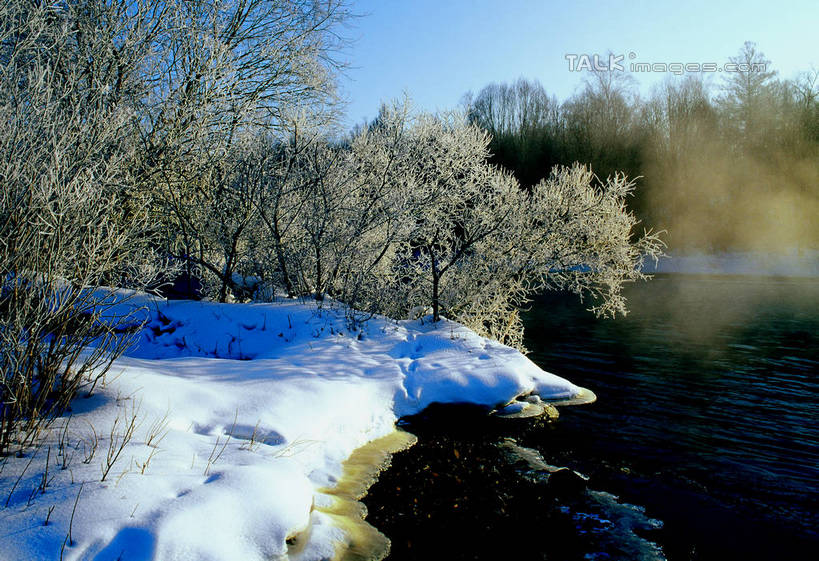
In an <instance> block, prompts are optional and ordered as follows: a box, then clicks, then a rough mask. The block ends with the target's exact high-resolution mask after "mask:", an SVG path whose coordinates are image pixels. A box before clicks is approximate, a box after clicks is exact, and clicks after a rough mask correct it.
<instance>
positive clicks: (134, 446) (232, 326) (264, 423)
mask: <svg viewBox="0 0 819 561" xmlns="http://www.w3.org/2000/svg"><path fill="white" fill-rule="evenodd" d="M127 305H129V306H133V305H140V306H145V310H146V311H145V313H146V314H149V317H147V319H148V320H149V321H148V323H147V325H146V327H145V328H144V329H143V330H142V331H141V333H140V336H139V344H138V346H137V347H135V348H134V349H133V350H132V351H131V352H130V353H129V356H127V357H123V358H121V359H120V360H118V361H117V362H116V363H115V366H114V368H112V370H111V372H110V373H109V375H108V377H107V381H106V383H105V385H104V387H101V388H98V390H97V391H96V392H95V394H94V396H92V397H90V398H78V399H76V400H75V401H74V403H73V410H72V411H71V413H70V417H69V416H66V417H64V418H61V419H58V420H57V421H56V422H55V423H54V424H53V426H52V430H51V432H50V434H48V435H47V436H46V437H45V439H44V440H43V444H42V446H41V447H40V448H39V449H38V450H37V451H36V453H34V454H33V452H32V451H29V452H28V453H27V454H26V455H24V456H23V457H21V458H17V457H9V458H7V459H4V464H2V465H3V471H2V473H0V501H2V502H0V507H2V506H3V504H5V505H6V506H5V507H4V508H1V509H0V528H1V529H0V559H9V560H11V559H59V558H60V557H61V556H62V558H63V559H83V560H85V559H89V560H90V559H93V560H95V561H103V560H109V559H110V560H115V559H122V560H123V561H146V560H150V559H162V560H177V559H178V560H198V559H202V560H204V559H213V560H221V561H229V560H232V559H235V560H242V561H248V560H254V559H259V560H261V559H304V560H308V559H326V558H329V557H331V556H332V555H333V553H334V551H336V550H337V548H339V547H341V548H343V547H345V544H348V543H349V542H350V537H349V532H347V533H345V531H343V530H342V526H344V524H341V523H339V517H338V516H336V515H333V514H330V510H332V509H331V507H332V503H333V500H334V498H333V497H332V496H331V494H330V493H328V492H327V489H332V488H333V487H334V486H335V485H336V483H337V482H338V481H339V479H340V478H341V476H342V463H343V462H344V461H345V460H346V459H347V458H348V457H349V456H350V455H351V453H352V452H353V451H354V450H356V449H357V448H360V447H361V446H362V445H364V444H366V443H368V442H371V441H373V440H375V439H379V438H381V437H384V436H387V435H390V434H391V433H392V432H393V431H394V424H395V422H396V420H397V419H398V418H399V417H401V416H403V415H408V414H412V413H416V412H419V411H421V410H422V409H423V408H424V407H426V406H427V405H429V404H430V403H433V402H473V403H478V404H482V405H485V406H487V407H488V408H497V407H501V406H503V405H504V404H506V403H508V402H510V401H513V400H514V399H515V398H516V397H517V396H521V395H525V394H529V393H535V394H537V395H539V396H541V397H542V398H543V399H545V400H555V401H561V400H567V399H571V398H572V397H574V396H577V395H578V394H582V391H581V388H578V387H577V386H574V385H573V384H571V383H570V382H568V381H566V380H564V379H562V378H559V377H557V376H554V375H552V374H549V373H546V372H543V371H542V370H540V369H539V368H538V367H537V366H536V365H535V364H534V363H532V362H531V361H530V360H529V359H527V358H526V357H524V356H523V355H521V354H520V353H518V352H517V351H515V350H513V349H510V348H508V347H504V346H502V345H500V344H498V343H496V342H493V341H489V340H486V339H483V338H481V337H478V336H477V335H475V334H474V333H473V332H471V331H470V330H468V329H466V328H464V327H463V326H460V325H458V324H455V323H453V322H449V321H446V320H442V321H441V322H438V323H437V324H432V323H430V322H429V321H423V320H415V321H401V322H394V321H390V320H386V319H383V318H379V317H376V318H373V319H372V320H370V321H369V322H367V323H366V324H365V325H364V329H363V330H362V331H353V332H350V331H349V330H348V322H347V321H346V319H345V314H344V311H345V310H344V309H343V308H341V307H333V306H325V307H323V308H318V307H317V306H316V305H315V304H314V303H299V302H294V301H288V302H283V303H276V304H214V303H203V302H187V301H175V302H167V301H164V300H161V299H157V298H153V297H148V296H144V295H138V296H136V297H134V298H133V299H132V300H131V301H130V302H129V304H127ZM520 407H521V405H519V404H516V405H513V406H512V407H511V410H517V409H519V408H520ZM106 471H107V473H106ZM7 499H8V500H7ZM46 520H47V521H48V522H47V523H46ZM297 536H298V538H297Z"/></svg>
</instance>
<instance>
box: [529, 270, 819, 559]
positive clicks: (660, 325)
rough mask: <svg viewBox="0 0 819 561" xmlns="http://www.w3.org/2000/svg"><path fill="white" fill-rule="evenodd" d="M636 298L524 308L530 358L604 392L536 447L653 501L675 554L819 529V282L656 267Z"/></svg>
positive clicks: (708, 554)
mask: <svg viewBox="0 0 819 561" xmlns="http://www.w3.org/2000/svg"><path fill="white" fill-rule="evenodd" d="M627 296H628V298H629V307H630V309H631V313H630V314H629V316H628V317H626V318H621V319H618V320H614V321H612V320H598V319H595V318H594V317H593V316H592V315H591V314H589V313H588V312H585V311H584V309H583V308H584V306H583V305H581V304H578V303H577V302H576V300H574V299H571V298H567V297H565V296H563V295H548V296H545V297H543V298H542V299H540V300H538V301H537V302H535V303H534V305H533V307H532V310H531V311H530V312H528V313H527V314H526V316H525V322H526V326H527V327H526V329H527V332H526V335H527V340H526V345H527V347H528V348H529V349H531V351H532V353H531V355H530V358H532V360H534V361H535V362H537V363H538V364H539V365H540V366H542V367H543V368H544V369H546V370H550V371H552V372H555V373H556V374H559V375H561V376H564V377H566V378H569V379H570V380H572V381H573V382H575V383H577V384H579V385H581V386H584V387H587V388H589V389H591V390H592V391H594V392H595V393H596V394H597V396H598V402H597V403H596V404H595V405H592V406H589V407H579V408H564V409H562V410H561V420H560V422H559V423H557V424H556V425H555V426H554V427H553V428H552V429H551V430H547V431H542V432H541V433H538V435H536V436H535V437H532V438H530V441H529V442H526V443H525V444H526V445H527V446H532V447H534V448H537V449H539V450H541V452H543V453H544V455H546V456H547V459H549V460H550V461H552V463H563V464H567V465H571V466H572V467H575V468H576V469H578V470H580V471H583V472H584V473H589V474H590V475H592V476H593V480H596V481H600V482H601V483H603V484H604V485H605V486H607V487H608V489H609V490H612V491H613V492H616V493H617V494H621V495H623V496H625V498H626V499H627V500H628V501H630V502H634V503H636V504H639V505H645V506H646V507H647V508H648V510H649V514H650V515H651V516H657V517H658V518H660V519H662V520H663V521H664V522H666V531H667V533H668V535H667V536H666V540H667V543H666V551H667V553H668V554H669V557H670V558H672V559H674V558H675V554H676V558H691V559H705V558H719V556H720V555H725V554H726V552H734V553H737V552H738V551H744V552H745V555H746V556H750V557H756V556H758V557H763V556H764V555H768V554H777V553H782V552H783V549H782V548H783V547H785V548H787V547H788V546H787V545H783V544H788V543H793V544H796V543H797V542H803V543H801V545H804V542H807V543H809V544H814V545H815V543H816V542H819V535H817V528H819V518H817V509H816V505H817V504H819V483H817V482H818V481H819V426H818V425H817V395H819V392H817V390H819V381H817V378H816V374H817V372H819V282H817V281H814V280H794V279H763V278H728V277H693V276H657V277H656V278H655V279H654V280H653V281H651V282H649V283H641V284H638V285H634V286H631V287H629V290H628V291H627ZM549 455H551V457H550V456H549ZM794 547H797V545H794Z"/></svg>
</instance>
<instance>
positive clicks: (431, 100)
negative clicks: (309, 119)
mask: <svg viewBox="0 0 819 561" xmlns="http://www.w3.org/2000/svg"><path fill="white" fill-rule="evenodd" d="M352 7H353V9H354V11H355V12H357V13H359V14H363V15H362V17H361V18H358V19H357V20H356V21H355V22H354V23H353V25H352V26H351V27H350V28H349V29H347V30H346V34H347V35H348V36H349V37H350V38H351V39H353V41H354V42H353V45H352V46H351V47H350V48H349V49H348V50H347V51H346V52H345V53H344V58H346V60H347V61H348V62H349V64H350V65H351V68H349V69H348V70H347V71H346V73H345V76H344V77H343V78H342V81H341V86H342V92H343V94H344V95H345V97H346V98H347V99H348V101H349V106H348V109H347V118H346V123H347V124H348V125H352V124H354V123H360V122H362V121H363V120H365V119H371V118H372V117H374V116H375V115H376V113H377V110H378V106H379V104H380V102H381V101H382V100H389V99H394V98H397V97H400V96H401V95H402V92H407V93H408V94H409V95H410V97H411V98H412V100H413V102H414V103H415V105H416V107H418V108H420V109H424V110H430V111H434V110H436V109H445V108H451V107H455V106H456V105H457V104H458V102H459V101H460V99H461V97H462V96H463V94H464V93H465V92H467V91H469V90H471V91H473V92H477V91H478V90H480V89H481V88H482V87H483V86H485V85H486V84H488V83H490V82H493V81H494V82H510V81H513V80H515V79H517V78H518V77H520V76H524V77H526V78H533V79H538V80H540V82H541V83H543V85H544V86H545V88H546V90H547V91H548V92H549V93H551V94H554V95H556V96H557V97H558V99H559V100H561V101H562V100H564V99H566V98H567V97H569V96H570V95H571V94H572V93H573V92H574V91H575V89H576V88H577V87H578V85H579V84H580V81H581V75H580V74H578V73H575V72H570V71H569V62H568V61H567V60H566V58H565V55H566V54H589V55H592V54H599V55H601V56H603V55H605V54H606V53H607V52H608V51H609V50H611V51H612V52H613V53H615V54H624V55H626V56H628V53H634V56H635V58H634V59H633V60H634V61H636V62H650V63H654V62H662V63H667V64H668V63H673V62H682V63H689V62H693V63H710V62H714V63H717V64H719V65H722V64H724V63H725V62H727V61H728V57H730V56H733V55H735V54H736V53H737V51H739V49H740V47H741V46H742V44H743V43H744V42H745V41H747V40H750V41H754V42H756V43H757V44H758V46H759V49H760V50H762V51H763V52H764V53H765V55H766V56H767V58H769V59H770V60H771V61H772V63H773V67H774V69H775V70H777V71H779V75H780V77H783V78H792V77H794V76H795V74H796V73H797V72H798V71H800V70H808V69H809V68H810V67H811V65H813V66H816V67H819V31H818V30H817V29H818V28H819V2H818V1H816V0H810V1H809V0H804V1H779V2H762V1H743V2H719V1H718V0H710V1H700V0H695V1H689V2H682V1H678V2H663V1H655V2H642V1H640V2H600V1H598V2H594V1H583V0H580V1H565V0H564V1H561V2H547V1H535V0H509V1H505V2H504V1H500V0H495V1H492V0H450V1H446V0H438V1H435V0H403V1H402V0H353V1H352ZM626 62H629V59H628V58H626ZM635 77H636V78H637V79H638V81H639V83H640V85H641V91H642V92H644V93H647V92H648V91H649V90H650V87H651V85H652V84H654V83H655V82H658V81H660V80H662V79H663V78H664V77H665V75H664V74H660V73H651V74H646V73H642V74H639V75H637V76H635ZM716 79H717V82H719V76H716Z"/></svg>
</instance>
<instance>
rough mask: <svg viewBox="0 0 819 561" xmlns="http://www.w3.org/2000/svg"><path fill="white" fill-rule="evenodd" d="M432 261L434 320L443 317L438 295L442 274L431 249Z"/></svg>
mask: <svg viewBox="0 0 819 561" xmlns="http://www.w3.org/2000/svg"><path fill="white" fill-rule="evenodd" d="M429 255H430V258H431V259H430V261H431V263H432V321H438V320H440V319H441V314H440V301H439V297H438V285H439V281H440V279H441V275H440V273H439V272H438V263H437V262H436V261H435V254H434V253H432V251H430V253H429Z"/></svg>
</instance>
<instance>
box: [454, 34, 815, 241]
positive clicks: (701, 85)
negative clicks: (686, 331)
mask: <svg viewBox="0 0 819 561" xmlns="http://www.w3.org/2000/svg"><path fill="white" fill-rule="evenodd" d="M731 62H733V63H735V64H736V65H737V67H738V68H739V69H740V71H738V72H731V73H727V72H725V73H720V74H719V75H716V74H711V75H703V74H687V75H684V76H669V78H668V79H666V80H665V81H664V82H663V83H662V84H661V85H659V87H655V88H654V90H653V91H652V93H651V95H649V96H648V97H641V96H640V95H639V94H638V84H637V83H636V81H635V80H634V79H633V78H632V76H631V75H630V74H628V73H625V72H621V71H611V72H609V71H596V72H588V73H586V76H585V78H584V81H583V85H582V88H581V90H580V91H579V92H578V93H577V94H575V95H574V96H572V97H571V98H570V99H568V100H566V101H565V102H563V103H560V102H559V101H558V100H557V99H556V98H555V97H554V96H550V95H549V94H548V91H547V89H546V87H544V86H543V85H542V84H541V83H540V82H538V81H534V80H525V79H520V80H518V81H517V82H515V83H513V84H495V83H493V84H490V85H488V86H486V87H484V88H483V89H482V90H481V91H480V92H478V93H477V94H476V95H473V94H471V93H470V94H467V95H466V96H465V104H466V105H467V107H468V111H469V115H470V119H471V120H472V122H474V123H476V124H478V125H479V126H480V127H482V128H484V129H485V130H486V131H488V132H489V133H490V134H491V135H492V142H491V144H490V150H491V152H492V156H491V160H492V161H493V162H494V163H496V164H498V165H501V166H503V167H505V168H507V169H509V170H511V171H513V172H514V174H515V175H516V177H517V178H518V180H519V181H520V182H521V184H522V185H524V186H527V185H528V186H530V185H534V184H536V183H537V182H538V181H539V180H540V179H541V178H543V177H545V176H547V175H548V174H549V170H551V169H552V167H553V166H555V165H558V164H563V165H569V164H571V163H572V162H575V161H577V162H583V163H586V164H589V165H591V167H592V170H593V171H594V172H595V174H596V175H597V176H598V177H599V178H600V180H601V181H603V180H605V179H606V178H607V177H609V176H610V175H612V174H613V173H614V172H616V171H624V172H625V173H626V174H627V175H628V176H629V177H630V178H637V177H640V179H639V180H638V182H637V188H636V190H635V193H634V197H632V198H631V199H630V201H629V206H630V208H631V209H632V210H633V211H634V212H635V213H636V215H637V216H638V217H639V218H640V219H641V221H642V224H643V225H644V226H646V227H653V228H654V229H665V230H667V231H668V234H667V238H666V240H667V242H668V243H669V247H670V248H671V249H672V250H674V249H677V250H704V251H720V250H761V251H776V250H800V249H804V248H808V247H811V248H816V247H819V220H816V217H817V216H819V80H817V70H816V69H815V68H814V69H811V70H808V71H805V72H802V73H800V74H799V76H798V77H796V78H795V79H793V80H780V79H778V78H777V76H776V72H774V71H773V70H772V65H771V62H770V61H769V60H767V59H766V58H765V55H764V54H763V53H762V52H761V51H760V50H759V49H758V47H757V46H756V45H755V44H754V43H750V42H748V43H745V44H744V46H742V48H741V49H740V51H739V53H738V54H737V56H735V57H731ZM761 65H764V68H765V70H763V71H759V70H754V69H759V68H761V67H762V66H761ZM743 69H745V70H744V71H743Z"/></svg>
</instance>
